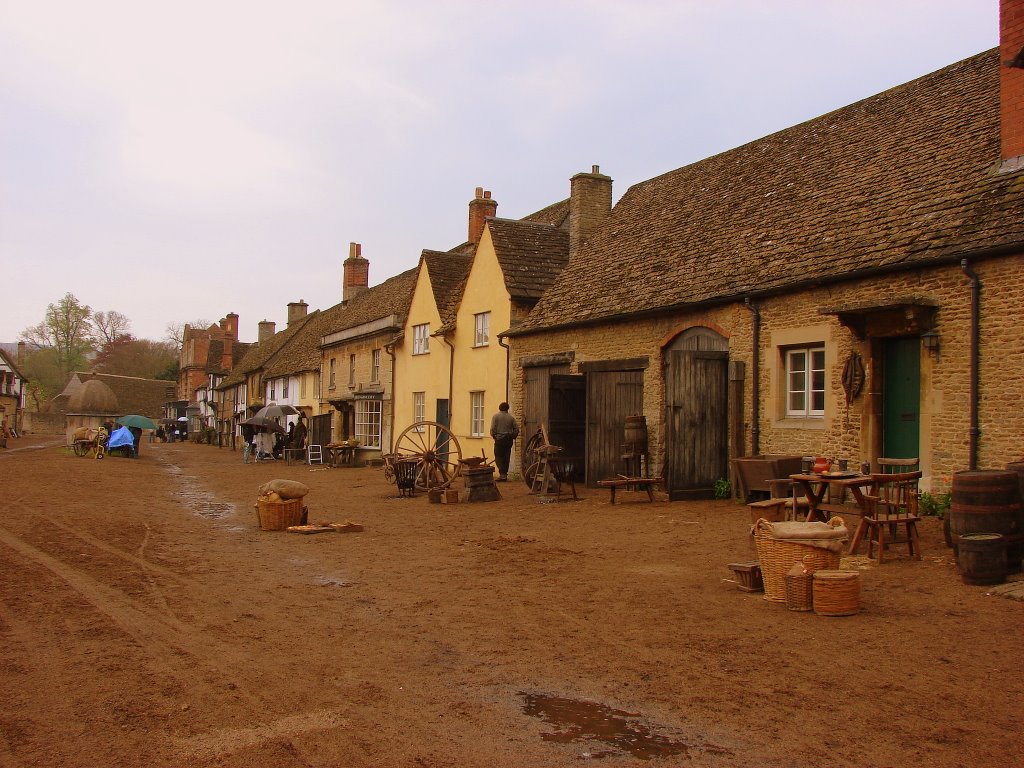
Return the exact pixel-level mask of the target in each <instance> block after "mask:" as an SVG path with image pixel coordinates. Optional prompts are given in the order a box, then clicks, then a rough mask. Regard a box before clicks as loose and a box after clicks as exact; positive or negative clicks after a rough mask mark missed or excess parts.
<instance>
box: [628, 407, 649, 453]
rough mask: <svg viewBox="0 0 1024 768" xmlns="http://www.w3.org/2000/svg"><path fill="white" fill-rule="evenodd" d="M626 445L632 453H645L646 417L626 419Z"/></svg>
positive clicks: (629, 417)
mask: <svg viewBox="0 0 1024 768" xmlns="http://www.w3.org/2000/svg"><path fill="white" fill-rule="evenodd" d="M626 445H628V446H631V447H632V451H633V453H647V417H646V416H627V417H626Z"/></svg>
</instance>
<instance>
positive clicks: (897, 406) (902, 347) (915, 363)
mask: <svg viewBox="0 0 1024 768" xmlns="http://www.w3.org/2000/svg"><path fill="white" fill-rule="evenodd" d="M882 364H883V366H884V367H885V370H884V375H883V384H882V386H883V389H882V455H883V456H885V457H887V458H893V459H906V458H911V457H915V456H920V455H921V454H920V442H919V438H920V434H921V342H920V341H919V340H918V339H917V338H910V339H891V340H889V341H886V342H885V346H884V349H883V357H882Z"/></svg>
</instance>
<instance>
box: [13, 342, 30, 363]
mask: <svg viewBox="0 0 1024 768" xmlns="http://www.w3.org/2000/svg"><path fill="white" fill-rule="evenodd" d="M27 354H28V345H27V344H25V342H24V341H19V342H18V359H17V360H15V363H16V364H17V366H18V367H19V368H21V366H23V365H24V364H25V355H27Z"/></svg>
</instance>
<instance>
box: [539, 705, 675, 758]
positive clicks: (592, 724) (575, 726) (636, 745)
mask: <svg viewBox="0 0 1024 768" xmlns="http://www.w3.org/2000/svg"><path fill="white" fill-rule="evenodd" d="M519 695H520V696H522V697H523V700H524V703H523V712H524V713H525V714H527V715H530V716H531V717H536V718H539V719H541V720H543V721H544V722H545V723H548V724H550V725H553V726H555V727H556V728H558V729H559V730H557V731H556V732H553V733H544V734H542V738H543V739H544V740H545V741H554V742H557V743H559V744H570V743H579V742H586V741H599V742H602V743H604V744H606V745H608V747H610V749H607V750H601V751H588V752H584V753H582V754H581V757H583V758H585V759H594V758H602V757H611V756H619V755H622V754H628V755H630V756H632V757H635V758H639V759H640V760H651V759H653V758H658V757H670V756H672V755H686V756H689V746H688V745H687V744H684V743H683V742H681V741H673V740H672V739H669V738H667V737H665V736H660V735H658V734H657V733H654V732H653V731H652V729H651V728H649V727H648V726H646V725H644V724H643V723H641V722H639V718H640V715H639V713H636V712H624V711H623V710H621V709H612V708H611V707H607V706H605V705H604V704H598V703H596V702H593V701H579V700H577V699H565V698H561V697H559V696H548V695H545V694H540V693H524V692H520V694H519Z"/></svg>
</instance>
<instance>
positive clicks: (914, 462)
mask: <svg viewBox="0 0 1024 768" xmlns="http://www.w3.org/2000/svg"><path fill="white" fill-rule="evenodd" d="M920 463H921V460H920V459H919V458H917V457H916V456H915V457H913V458H910V459H882V458H880V459H879V460H878V471H879V472H880V473H881V474H883V475H892V474H897V473H899V472H916V471H917V470H918V469H920V468H921V467H920V466H919V465H920Z"/></svg>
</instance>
